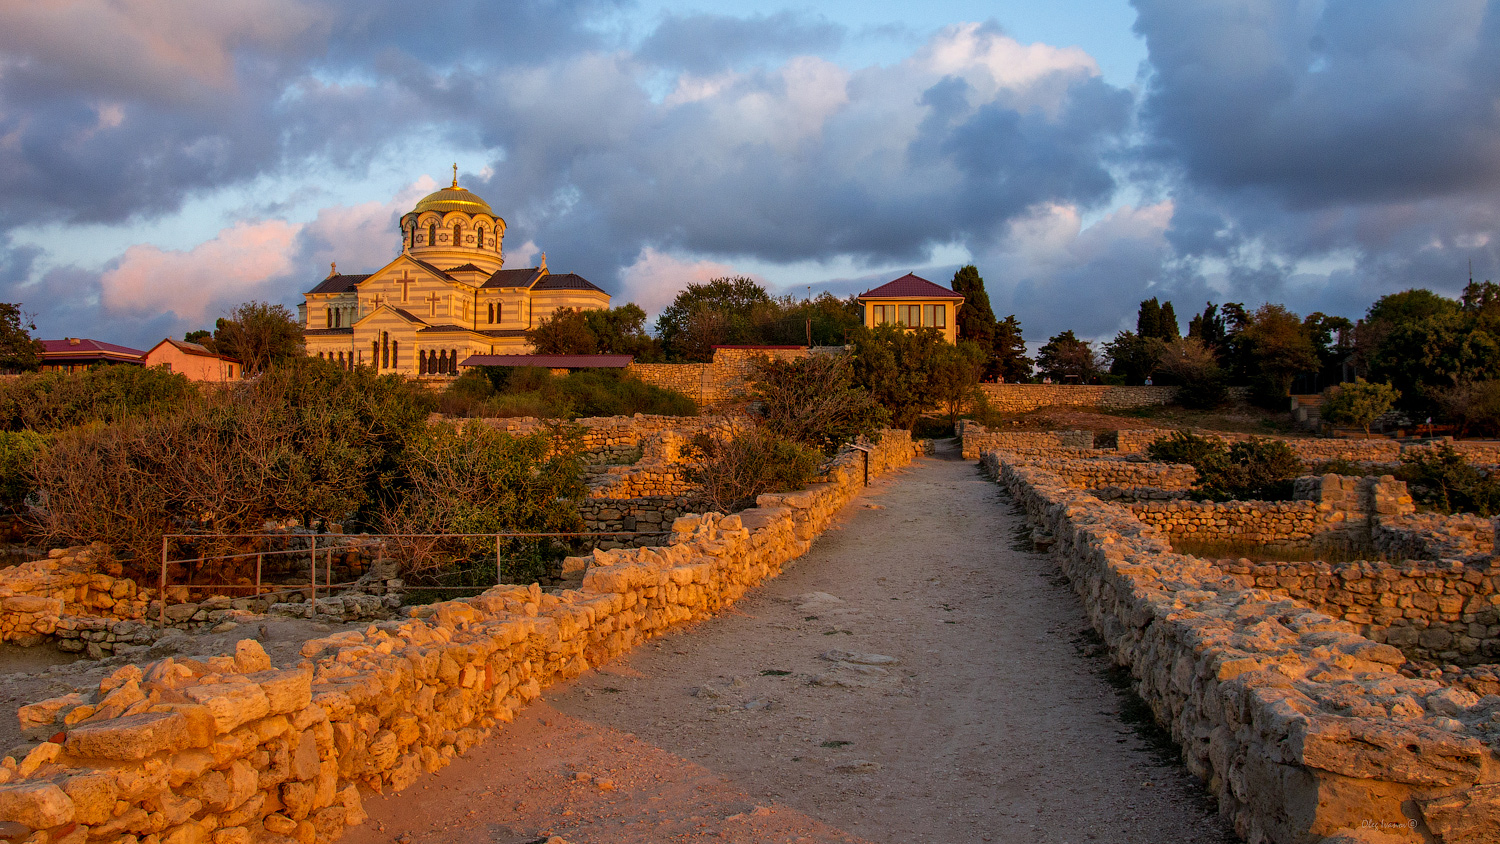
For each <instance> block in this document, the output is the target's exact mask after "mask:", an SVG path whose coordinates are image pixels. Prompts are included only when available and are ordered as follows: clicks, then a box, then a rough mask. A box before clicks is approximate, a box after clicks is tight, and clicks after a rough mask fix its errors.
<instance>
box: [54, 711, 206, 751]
mask: <svg viewBox="0 0 1500 844" xmlns="http://www.w3.org/2000/svg"><path fill="white" fill-rule="evenodd" d="M187 746H188V727H187V719H186V718H185V717H183V716H182V715H181V714H179V713H176V712H147V713H143V714H140V715H127V716H125V717H122V718H115V719H113V720H111V721H104V722H100V723H96V724H86V725H84V726H81V727H75V728H74V729H72V730H70V731H69V732H68V735H67V739H66V741H65V743H64V748H65V749H66V750H67V752H68V754H69V755H70V756H82V757H91V756H92V757H99V758H103V759H116V760H140V759H145V758H147V757H148V756H154V755H155V754H157V753H172V752H175V751H178V750H182V749H183V748H185V747H187Z"/></svg>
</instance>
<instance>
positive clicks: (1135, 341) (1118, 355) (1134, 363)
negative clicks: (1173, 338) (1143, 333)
mask: <svg viewBox="0 0 1500 844" xmlns="http://www.w3.org/2000/svg"><path fill="white" fill-rule="evenodd" d="M1165 346H1166V344H1165V343H1163V342H1162V341H1161V339H1160V338H1157V337H1139V336H1137V335H1135V334H1133V333H1131V332H1129V331H1121V332H1120V333H1119V334H1116V335H1115V339H1113V340H1111V341H1109V342H1107V343H1105V344H1104V357H1105V358H1106V359H1107V360H1108V361H1109V374H1111V375H1118V376H1119V377H1120V378H1123V379H1124V380H1125V383H1126V384H1144V383H1145V382H1146V379H1147V378H1150V377H1151V373H1152V372H1154V371H1155V370H1156V361H1157V359H1158V358H1159V357H1160V356H1161V353H1162V350H1163V349H1164V348H1165Z"/></svg>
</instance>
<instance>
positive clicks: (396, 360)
mask: <svg viewBox="0 0 1500 844" xmlns="http://www.w3.org/2000/svg"><path fill="white" fill-rule="evenodd" d="M400 368H401V341H400V340H392V341H391V369H400Z"/></svg>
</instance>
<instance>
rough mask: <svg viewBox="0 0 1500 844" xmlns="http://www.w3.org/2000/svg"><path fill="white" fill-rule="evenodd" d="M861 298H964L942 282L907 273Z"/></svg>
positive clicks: (861, 295) (868, 291)
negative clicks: (934, 282)
mask: <svg viewBox="0 0 1500 844" xmlns="http://www.w3.org/2000/svg"><path fill="white" fill-rule="evenodd" d="M858 298H860V299H962V298H964V297H963V295H962V294H959V293H954V292H953V291H952V290H949V289H948V288H946V287H944V286H942V285H941V284H933V283H932V282H930V281H928V280H927V279H925V278H922V277H921V276H916V275H912V274H911V273H907V274H906V275H904V276H901V277H900V278H898V279H896V280H895V281H890V282H886V283H885V284H882V285H880V286H879V287H877V288H875V289H874V290H867V291H865V292H864V293H861V294H860V295H859V297H858Z"/></svg>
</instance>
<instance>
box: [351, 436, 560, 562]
mask: <svg viewBox="0 0 1500 844" xmlns="http://www.w3.org/2000/svg"><path fill="white" fill-rule="evenodd" d="M400 473H401V477H402V481H403V483H402V487H403V488H404V489H405V493H404V494H403V496H402V497H401V499H400V500H399V501H397V502H393V503H390V504H388V505H387V506H386V507H384V508H383V510H382V514H381V525H382V528H383V529H384V531H385V532H387V533H401V534H465V533H510V532H537V533H559V532H572V531H579V530H582V528H583V522H582V519H581V518H580V517H579V515H578V507H577V502H578V500H579V499H581V498H583V496H584V495H585V493H586V492H587V491H588V490H587V487H586V486H585V485H584V483H583V480H582V462H581V456H580V446H579V440H578V436H577V432H576V431H572V430H568V429H564V428H554V429H553V430H551V431H549V432H539V433H535V434H530V435H527V436H512V435H510V434H507V433H505V432H502V431H497V430H495V429H493V428H490V427H489V426H486V425H482V424H469V425H455V424H452V423H444V422H439V423H435V424H432V425H430V426H428V427H427V428H426V430H424V431H423V432H422V433H421V435H419V436H417V437H416V438H415V439H414V440H413V441H412V442H411V444H410V447H409V448H408V449H407V450H406V451H405V452H404V453H403V455H402V458H401V466H400ZM496 550H497V549H496V544H495V541H494V540H493V539H490V538H482V537H481V538H465V537H441V536H439V537H431V538H427V539H414V540H403V541H402V544H401V555H402V560H401V562H402V564H403V567H404V570H405V572H406V574H407V575H408V576H413V575H414V576H417V577H419V578H426V579H429V580H430V579H433V578H438V579H442V578H443V577H444V576H445V575H448V574H451V572H452V571H453V570H454V569H476V567H477V570H478V571H479V572H480V573H481V575H482V577H481V580H482V579H483V577H490V581H489V582H490V583H493V582H494V577H493V576H494V575H495V574H498V575H500V576H501V577H504V578H505V579H507V580H510V581H512V582H516V581H520V582H528V583H529V582H531V581H533V580H535V579H536V578H537V577H539V576H541V575H542V574H544V573H545V571H544V569H545V568H546V566H547V565H549V564H550V563H551V562H555V561H556V560H560V559H561V556H562V552H563V550H564V549H563V548H562V546H561V544H553V545H548V546H546V547H544V546H541V545H538V543H536V542H533V541H529V540H528V541H522V540H519V539H516V540H506V541H504V542H502V543H501V546H500V550H501V552H502V556H504V557H505V558H506V561H507V562H506V563H505V564H504V568H503V569H502V570H501V571H499V572H496V571H495V568H494V565H495V561H496ZM549 550H550V551H551V552H553V553H548V551H549ZM453 585H475V584H467V583H465V584H453Z"/></svg>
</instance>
